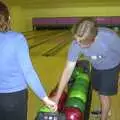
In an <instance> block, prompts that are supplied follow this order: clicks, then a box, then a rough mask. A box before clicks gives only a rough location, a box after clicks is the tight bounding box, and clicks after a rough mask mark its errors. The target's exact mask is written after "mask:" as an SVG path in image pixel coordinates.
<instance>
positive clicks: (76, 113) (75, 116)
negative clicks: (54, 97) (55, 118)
mask: <svg viewBox="0 0 120 120" xmlns="http://www.w3.org/2000/svg"><path fill="white" fill-rule="evenodd" d="M64 113H65V116H66V120H84V115H83V113H82V112H80V110H79V109H77V108H71V107H69V108H67V107H66V108H65V109H64Z"/></svg>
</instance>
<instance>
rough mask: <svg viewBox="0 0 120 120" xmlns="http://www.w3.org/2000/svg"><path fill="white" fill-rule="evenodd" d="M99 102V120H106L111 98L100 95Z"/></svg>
mask: <svg viewBox="0 0 120 120" xmlns="http://www.w3.org/2000/svg"><path fill="white" fill-rule="evenodd" d="M100 102H101V109H102V114H101V120H107V119H108V113H109V110H110V107H111V97H110V96H105V95H100Z"/></svg>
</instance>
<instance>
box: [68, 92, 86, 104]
mask: <svg viewBox="0 0 120 120" xmlns="http://www.w3.org/2000/svg"><path fill="white" fill-rule="evenodd" d="M68 97H69V98H74V97H75V98H79V99H81V100H82V101H83V102H84V103H86V101H87V93H84V92H82V91H79V90H71V91H70V92H69V95H68Z"/></svg>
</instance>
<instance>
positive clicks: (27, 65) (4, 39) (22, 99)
mask: <svg viewBox="0 0 120 120" xmlns="http://www.w3.org/2000/svg"><path fill="white" fill-rule="evenodd" d="M0 56H1V57H0V120H27V95H28V91H27V87H28V86H29V87H30V88H31V89H32V91H33V92H34V93H35V94H36V95H37V96H38V97H39V98H40V99H41V100H42V101H43V102H44V103H45V104H46V105H47V106H49V107H51V108H52V109H54V110H56V109H57V105H56V104H55V103H54V102H53V101H51V100H50V99H49V98H48V97H47V95H46V92H45V90H44V88H43V87H42V84H41V82H40V80H39V78H38V75H37V74H36V72H35V70H34V68H33V66H32V63H31V59H30V56H29V49H28V45H27V42H26V39H25V37H24V36H23V35H22V34H21V33H17V32H13V31H11V30H10V17H9V11H8V8H7V7H6V5H5V4H4V3H2V2H0Z"/></svg>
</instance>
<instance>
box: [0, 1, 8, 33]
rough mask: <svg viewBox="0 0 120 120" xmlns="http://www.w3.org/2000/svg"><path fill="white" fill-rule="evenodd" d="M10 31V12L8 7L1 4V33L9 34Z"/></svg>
mask: <svg viewBox="0 0 120 120" xmlns="http://www.w3.org/2000/svg"><path fill="white" fill-rule="evenodd" d="M9 29H10V24H9V11H8V8H7V6H6V5H5V4H4V3H2V2H0V32H7V31H8V30H9Z"/></svg>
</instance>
